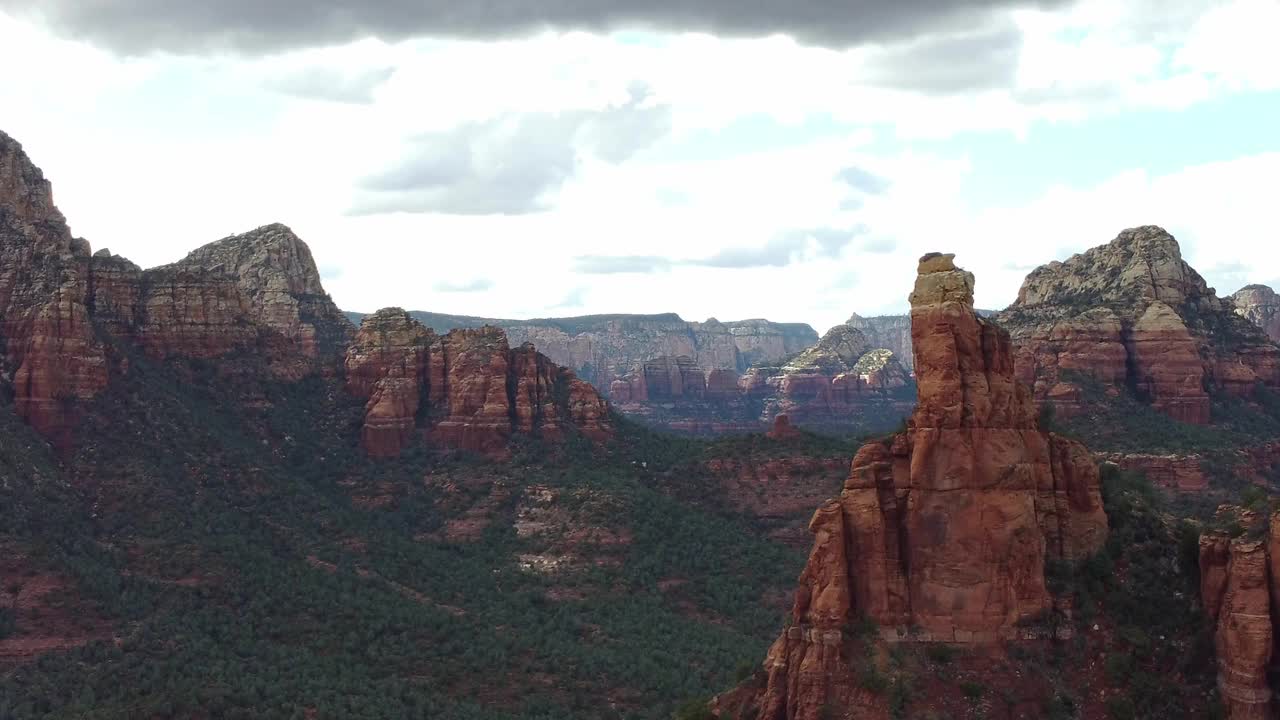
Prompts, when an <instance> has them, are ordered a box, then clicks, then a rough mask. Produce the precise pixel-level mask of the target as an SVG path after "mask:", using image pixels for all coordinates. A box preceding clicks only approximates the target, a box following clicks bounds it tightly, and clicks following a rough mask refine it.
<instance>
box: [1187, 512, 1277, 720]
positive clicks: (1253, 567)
mask: <svg viewBox="0 0 1280 720" xmlns="http://www.w3.org/2000/svg"><path fill="white" fill-rule="evenodd" d="M1219 515H1220V516H1223V517H1224V518H1225V519H1231V520H1234V521H1236V522H1239V523H1240V524H1241V525H1242V526H1243V527H1245V528H1246V529H1247V530H1248V531H1249V532H1248V534H1247V535H1246V536H1243V537H1236V538H1232V537H1230V536H1229V535H1227V534H1226V533H1223V532H1210V533H1206V534H1204V535H1202V536H1201V537H1200V597H1201V600H1202V602H1203V603H1204V610H1205V614H1206V615H1208V617H1209V619H1210V621H1211V622H1213V626H1214V649H1215V651H1216V654H1217V659H1218V692H1219V693H1220V694H1221V697H1222V704H1223V707H1224V709H1225V710H1226V717H1227V718H1228V720H1270V719H1271V718H1273V717H1275V714H1274V712H1275V704H1274V702H1273V701H1272V695H1273V691H1272V689H1271V688H1270V687H1269V686H1268V683H1267V671H1268V668H1269V666H1270V664H1271V659H1272V658H1273V657H1274V656H1275V642H1276V640H1277V639H1280V633H1278V632H1277V628H1276V624H1277V620H1280V522H1277V519H1276V518H1275V517H1272V518H1270V526H1269V528H1268V527H1267V525H1268V522H1267V520H1268V519H1267V518H1265V517H1260V516H1258V515H1257V514H1255V513H1253V512H1251V511H1247V510H1241V509H1239V508H1230V507H1223V508H1219Z"/></svg>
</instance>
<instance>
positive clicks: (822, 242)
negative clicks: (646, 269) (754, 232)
mask: <svg viewBox="0 0 1280 720" xmlns="http://www.w3.org/2000/svg"><path fill="white" fill-rule="evenodd" d="M866 232H867V228H866V227H864V226H861V225H859V226H855V227H853V228H850V229H847V230H844V229H838V228H829V227H827V228H813V229H808V230H791V231H788V232H785V233H783V234H781V235H779V236H777V237H775V238H773V239H772V240H770V241H769V242H767V243H765V244H764V245H763V246H761V247H754V248H726V249H724V250H721V251H720V252H718V253H716V254H714V255H712V256H710V257H708V258H704V259H702V260H691V261H688V264H690V265H702V266H705V267H716V268H753V267H785V266H787V265H791V264H792V263H795V262H798V261H800V260H803V259H804V258H805V257H806V256H808V255H809V254H810V252H811V251H814V250H816V254H817V255H818V256H820V257H829V258H833V257H837V256H838V255H839V254H840V251H841V250H843V249H844V248H845V247H846V246H847V245H849V243H851V242H853V239H854V238H856V237H858V236H859V235H862V234H864V233H866Z"/></svg>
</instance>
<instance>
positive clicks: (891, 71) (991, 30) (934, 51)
mask: <svg viewBox="0 0 1280 720" xmlns="http://www.w3.org/2000/svg"><path fill="white" fill-rule="evenodd" d="M1022 42H1023V36H1022V30H1021V29H1020V28H1018V26H1017V25H1015V24H1013V23H1012V22H1008V21H1006V22H1001V23H999V24H995V25H989V26H986V27H980V28H978V29H975V30H966V31H964V32H953V33H942V34H937V35H929V36H925V37H921V38H919V39H916V40H912V41H909V42H906V43H899V44H895V45H890V46H887V47H882V48H877V49H876V50H875V51H873V52H872V53H871V54H870V57H869V58H868V60H867V62H866V65H865V66H864V67H863V71H862V73H860V74H861V76H862V77H863V79H864V80H865V81H866V82H868V83H870V84H871V85H877V86H881V87H890V88H897V89H903V90H917V91H920V92H925V93H957V92H966V91H975V90H991V89H997V88H1009V87H1013V85H1014V84H1015V81H1016V80H1017V71H1018V57H1019V54H1020V52H1021V50H1022Z"/></svg>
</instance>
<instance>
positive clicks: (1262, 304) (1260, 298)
mask: <svg viewBox="0 0 1280 720" xmlns="http://www.w3.org/2000/svg"><path fill="white" fill-rule="evenodd" d="M1231 301H1232V302H1233V303H1235V306H1236V312H1237V313H1239V314H1240V316H1241V317H1243V318H1244V319H1246V320H1248V321H1249V322H1251V323H1253V324H1254V325H1257V326H1258V327H1260V328H1262V331H1263V332H1265V333H1266V334H1267V337H1269V338H1271V340H1272V341H1273V342H1277V343H1280V295H1276V293H1275V291H1274V290H1272V289H1271V288H1269V287H1267V286H1266V285H1246V286H1245V287H1242V288H1240V289H1239V290H1237V291H1236V293H1235V294H1234V295H1232V296H1231Z"/></svg>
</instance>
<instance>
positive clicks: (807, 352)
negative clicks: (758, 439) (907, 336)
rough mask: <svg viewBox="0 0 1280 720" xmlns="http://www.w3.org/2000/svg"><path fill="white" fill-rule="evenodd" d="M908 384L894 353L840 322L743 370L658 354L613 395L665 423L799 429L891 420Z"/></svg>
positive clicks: (902, 408)
mask: <svg viewBox="0 0 1280 720" xmlns="http://www.w3.org/2000/svg"><path fill="white" fill-rule="evenodd" d="M910 384H911V380H910V376H909V373H908V372H907V371H906V369H905V368H903V367H902V365H901V363H900V362H899V361H898V358H897V356H896V355H894V354H893V353H892V352H890V351H888V350H886V349H883V348H873V347H872V346H871V345H870V344H869V343H868V342H867V339H866V337H865V336H863V334H862V332H861V331H859V330H857V329H856V328H853V327H851V326H848V325H838V326H836V327H834V328H832V329H831V330H830V331H828V332H827V334H826V335H824V336H823V337H822V339H821V340H819V341H818V342H817V343H816V344H814V345H812V346H810V347H808V348H805V349H804V350H802V351H801V352H798V353H794V354H792V355H789V356H788V357H786V358H784V359H783V360H782V361H781V362H778V363H761V364H758V365H756V366H755V367H753V368H751V369H750V370H748V371H747V372H746V373H745V374H743V375H739V374H738V373H737V372H735V371H733V370H729V369H711V370H708V369H706V368H704V367H702V366H701V365H699V364H698V363H697V361H696V360H695V359H693V358H691V357H688V356H680V357H670V356H664V357H659V358H654V359H652V360H648V361H645V362H643V363H638V364H637V365H636V366H635V367H634V368H633V369H632V370H631V372H630V373H628V374H627V375H625V376H624V377H622V378H620V379H618V380H615V381H613V383H612V384H611V387H610V391H609V396H610V398H611V399H612V401H613V403H614V405H615V407H617V408H618V410H619V411H621V412H623V413H625V414H628V415H632V416H636V417H639V418H641V419H643V420H645V421H646V422H649V423H651V424H655V425H660V426H663V427H666V428H668V429H677V430H691V431H695V432H698V431H709V432H724V431H733V430H763V429H765V428H767V427H768V424H769V423H770V422H772V421H773V420H774V419H775V418H776V417H778V416H781V415H788V416H790V418H791V419H792V420H793V421H794V422H795V423H796V424H797V425H799V426H802V427H807V428H810V429H817V430H829V431H835V432H849V431H851V430H854V429H857V428H858V427H859V425H858V423H865V422H873V421H876V418H879V420H878V422H879V424H880V425H885V426H891V425H893V424H894V423H895V422H896V421H897V420H898V419H899V418H900V417H901V416H903V415H905V414H907V413H908V412H909V411H910V407H911V403H910V401H909V399H908V398H907V397H905V395H904V393H905V391H906V390H907V389H908V388H909V387H910ZM880 416H883V417H880ZM863 429H866V428H863Z"/></svg>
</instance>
